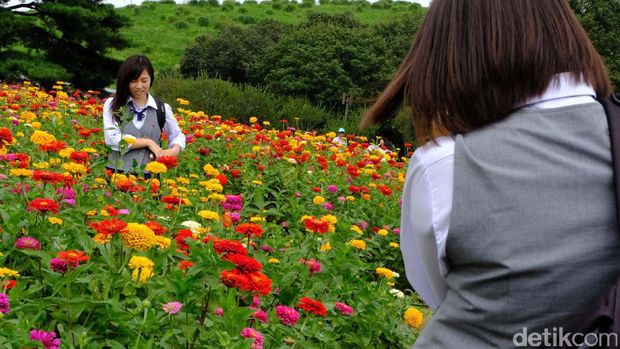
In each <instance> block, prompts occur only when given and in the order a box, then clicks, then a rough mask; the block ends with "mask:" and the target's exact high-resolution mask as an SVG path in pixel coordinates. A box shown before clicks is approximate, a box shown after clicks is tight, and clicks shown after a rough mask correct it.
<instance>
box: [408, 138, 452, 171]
mask: <svg viewBox="0 0 620 349" xmlns="http://www.w3.org/2000/svg"><path fill="white" fill-rule="evenodd" d="M453 156H454V137H453V136H443V137H438V138H436V139H435V140H434V141H430V142H428V143H426V144H424V145H423V146H421V147H419V148H417V149H416V150H415V152H414V153H413V156H412V157H411V159H412V161H415V162H417V163H419V164H420V165H422V166H424V167H428V166H431V165H433V164H434V163H436V162H438V161H440V160H443V159H445V158H451V157H453Z"/></svg>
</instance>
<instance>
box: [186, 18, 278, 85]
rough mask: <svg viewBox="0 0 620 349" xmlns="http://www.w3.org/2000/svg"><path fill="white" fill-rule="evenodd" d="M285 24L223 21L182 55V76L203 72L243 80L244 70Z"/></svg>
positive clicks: (245, 71) (276, 37)
mask: <svg viewBox="0 0 620 349" xmlns="http://www.w3.org/2000/svg"><path fill="white" fill-rule="evenodd" d="M286 28H288V26H287V25H284V24H281V23H279V22H275V21H264V22H261V23H257V24H254V25H251V26H248V27H246V28H242V27H239V26H234V25H232V26H231V25H223V26H222V27H221V28H220V34H219V35H218V36H216V37H206V36H200V37H198V38H196V41H195V42H194V45H192V46H190V47H189V48H188V49H187V50H186V51H185V54H184V55H183V60H182V61H181V66H180V71H181V73H182V74H183V76H185V77H196V76H198V75H199V74H200V73H206V74H208V75H209V76H210V77H218V78H221V79H224V80H230V81H232V82H247V81H248V80H249V76H248V70H249V68H250V66H252V65H253V64H254V62H255V60H256V59H258V58H259V57H260V55H261V53H262V51H263V50H265V49H267V48H268V47H269V46H270V45H272V44H274V43H275V42H276V41H277V40H278V38H279V37H280V35H282V34H283V33H284V31H285V30H286Z"/></svg>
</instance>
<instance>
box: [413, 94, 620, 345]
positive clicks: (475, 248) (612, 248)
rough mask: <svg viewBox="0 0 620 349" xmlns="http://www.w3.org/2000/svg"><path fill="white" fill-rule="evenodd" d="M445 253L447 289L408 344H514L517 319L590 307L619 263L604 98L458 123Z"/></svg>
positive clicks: (553, 321)
mask: <svg viewBox="0 0 620 349" xmlns="http://www.w3.org/2000/svg"><path fill="white" fill-rule="evenodd" d="M446 255H447V258H448V262H449V267H450V271H449V272H448V275H447V276H446V282H447V284H448V292H447V296H446V299H445V301H444V302H443V303H442V304H441V305H440V306H439V308H438V309H437V311H436V312H435V313H434V314H433V316H432V318H431V320H430V321H429V322H428V324H427V326H426V328H425V329H424V330H423V331H422V333H421V335H420V337H419V339H418V341H417V342H416V345H415V348H475V349H480V348H513V347H515V345H514V344H513V338H515V337H514V336H515V334H518V333H522V332H523V328H527V333H528V334H529V333H533V332H538V333H544V332H543V331H544V329H545V328H547V329H548V331H549V332H552V331H553V327H558V326H565V327H568V326H570V325H571V324H572V322H571V320H572V321H574V319H575V315H576V314H582V313H585V312H587V311H591V310H592V309H593V307H594V305H595V304H596V302H597V300H598V299H600V297H601V296H602V294H603V293H605V291H606V290H608V288H609V287H610V285H611V284H613V282H614V281H615V280H616V279H617V278H618V274H619V273H620V239H619V238H618V224H617V222H616V216H615V202H614V192H613V170H612V167H611V153H610V142H609V132H608V127H607V122H606V119H605V114H604V111H603V108H602V107H601V106H600V105H599V104H596V103H590V104H584V105H579V106H571V107H564V108H558V109H551V110H542V111H524V110H521V111H518V112H516V113H514V114H512V115H511V116H510V117H509V118H508V119H506V120H504V121H502V122H499V123H496V124H493V125H490V126H487V127H485V128H482V129H480V130H476V131H472V132H469V133H466V134H464V135H458V136H457V137H456V144H455V153H454V197H453V207H452V213H451V217H450V230H449V233H448V239H447V242H446ZM567 331H568V328H566V331H564V332H567ZM556 332H557V331H556ZM519 339H520V337H517V340H519ZM517 345H519V342H517Z"/></svg>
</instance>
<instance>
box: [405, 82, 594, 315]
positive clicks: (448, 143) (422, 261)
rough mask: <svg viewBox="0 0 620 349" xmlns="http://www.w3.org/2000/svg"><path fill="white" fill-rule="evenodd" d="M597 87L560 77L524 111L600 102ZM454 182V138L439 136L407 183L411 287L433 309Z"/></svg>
mask: <svg viewBox="0 0 620 349" xmlns="http://www.w3.org/2000/svg"><path fill="white" fill-rule="evenodd" d="M595 97H596V93H595V92H594V90H593V89H592V87H591V86H589V85H588V84H585V83H583V82H582V83H578V82H575V81H573V80H572V79H571V78H570V77H569V75H568V74H566V73H563V74H558V75H557V76H556V78H555V79H554V82H552V83H551V84H549V86H548V87H547V89H546V90H545V92H544V93H543V94H542V95H540V96H535V97H533V98H530V99H529V100H527V101H525V102H524V103H522V104H521V105H519V107H520V108H523V109H529V110H536V109H553V108H560V107H565V106H571V105H577V104H585V103H595V102H596V101H595V99H594V98H595ZM453 182H454V138H453V137H452V136H445V137H439V138H437V139H436V143H433V142H429V143H426V144H425V145H423V146H422V147H420V148H418V149H416V151H415V152H414V154H413V156H412V157H411V162H410V163H409V168H408V170H407V176H406V178H405V186H404V189H403V194H402V198H403V205H402V216H401V231H400V242H401V243H400V248H401V251H402V254H403V260H404V262H405V272H406V274H407V279H408V280H409V283H410V284H411V285H412V286H413V288H414V289H415V290H416V292H417V293H418V295H419V296H420V298H421V299H422V300H424V302H425V303H426V304H427V305H428V306H429V307H431V308H433V309H437V307H439V305H440V304H441V302H443V300H444V298H445V296H446V292H447V285H446V282H445V279H444V277H445V276H446V275H447V273H448V271H449V267H448V264H447V260H446V239H447V237H448V230H449V227H450V213H451V210H452V193H453V184H454V183H453Z"/></svg>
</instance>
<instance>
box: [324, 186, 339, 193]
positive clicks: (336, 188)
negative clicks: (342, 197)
mask: <svg viewBox="0 0 620 349" xmlns="http://www.w3.org/2000/svg"><path fill="white" fill-rule="evenodd" d="M327 191H328V192H330V193H332V194H334V193H337V192H338V187H337V186H335V185H333V184H332V185H329V186H327Z"/></svg>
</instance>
